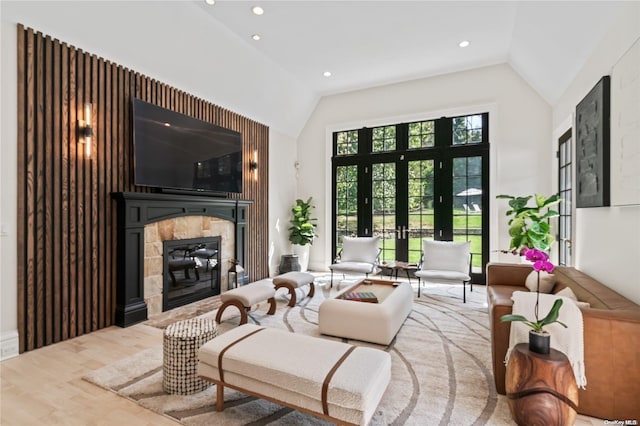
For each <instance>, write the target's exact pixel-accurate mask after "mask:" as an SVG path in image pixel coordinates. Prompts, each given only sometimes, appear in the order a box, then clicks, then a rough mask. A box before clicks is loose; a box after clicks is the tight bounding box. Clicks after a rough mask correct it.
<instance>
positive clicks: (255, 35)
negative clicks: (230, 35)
mask: <svg viewBox="0 0 640 426" xmlns="http://www.w3.org/2000/svg"><path fill="white" fill-rule="evenodd" d="M251 38H252V39H254V40H255V41H258V40H260V34H254V35H252V36H251Z"/></svg>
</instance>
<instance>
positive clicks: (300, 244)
mask: <svg viewBox="0 0 640 426" xmlns="http://www.w3.org/2000/svg"><path fill="white" fill-rule="evenodd" d="M312 200H313V198H312V197H309V199H308V200H307V201H304V200H301V199H297V200H296V204H295V205H294V206H293V207H292V208H291V214H292V216H293V219H292V220H291V221H290V223H291V226H290V227H289V241H291V243H292V244H293V254H295V255H297V256H298V262H299V263H300V270H301V271H302V272H304V271H306V270H307V268H308V267H309V248H310V246H311V244H313V240H314V238H315V237H316V232H315V228H316V227H317V226H318V225H317V224H316V223H315V222H316V221H317V220H318V219H317V218H312V217H311V210H312V209H314V208H315V206H313V205H312V204H311V202H312Z"/></svg>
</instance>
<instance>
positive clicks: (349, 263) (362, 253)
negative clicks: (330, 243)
mask: <svg viewBox="0 0 640 426" xmlns="http://www.w3.org/2000/svg"><path fill="white" fill-rule="evenodd" d="M379 242H380V237H343V239H342V250H340V253H338V257H336V259H335V260H334V263H333V264H332V265H331V266H329V269H330V270H331V287H333V273H334V272H339V273H342V276H343V277H344V274H345V273H355V274H364V275H365V277H367V276H369V274H371V273H373V272H375V271H376V269H377V267H378V260H379V259H378V258H379V256H380V248H379V247H378V246H379Z"/></svg>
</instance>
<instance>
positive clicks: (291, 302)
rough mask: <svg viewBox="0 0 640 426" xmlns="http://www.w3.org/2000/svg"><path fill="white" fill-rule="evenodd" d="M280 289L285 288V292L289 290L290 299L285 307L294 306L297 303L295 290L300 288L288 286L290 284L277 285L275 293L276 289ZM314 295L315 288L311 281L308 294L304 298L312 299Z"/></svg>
mask: <svg viewBox="0 0 640 426" xmlns="http://www.w3.org/2000/svg"><path fill="white" fill-rule="evenodd" d="M305 285H306V284H305ZM301 287H302V286H301ZM281 288H286V289H287V290H289V297H290V299H289V303H288V304H287V306H289V307H294V306H296V302H297V297H296V288H300V287H294V286H293V284H290V283H278V284H275V289H276V291H278V289H281ZM315 293H316V287H315V285H314V284H313V281H312V282H310V283H309V293H307V295H306V296H305V297H313V295H314V294H315Z"/></svg>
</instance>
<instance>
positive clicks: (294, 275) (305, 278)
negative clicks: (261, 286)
mask: <svg viewBox="0 0 640 426" xmlns="http://www.w3.org/2000/svg"><path fill="white" fill-rule="evenodd" d="M313 280H314V276H313V275H311V274H308V273H306V272H296V271H294V272H287V273H286V274H282V275H278V276H277V277H275V278H274V279H273V283H274V284H276V285H278V284H291V285H292V286H293V287H294V288H298V287H302V286H303V285H307V284H311V283H312V282H313Z"/></svg>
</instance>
